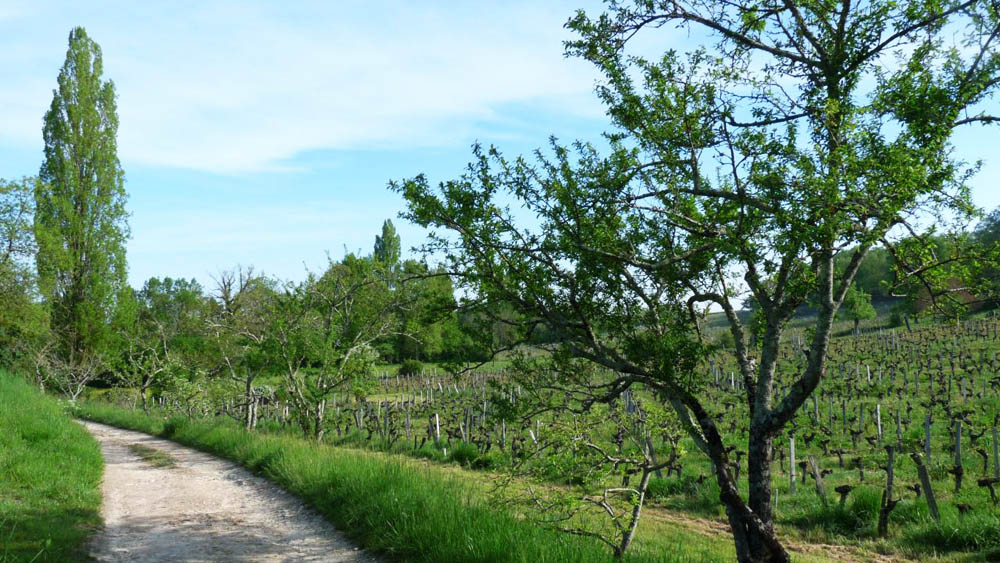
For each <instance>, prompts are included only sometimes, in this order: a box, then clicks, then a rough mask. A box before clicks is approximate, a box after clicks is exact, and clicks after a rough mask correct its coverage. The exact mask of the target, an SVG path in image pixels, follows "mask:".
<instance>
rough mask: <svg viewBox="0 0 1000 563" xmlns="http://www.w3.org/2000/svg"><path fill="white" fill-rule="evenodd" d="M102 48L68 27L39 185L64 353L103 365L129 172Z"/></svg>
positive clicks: (88, 368)
mask: <svg viewBox="0 0 1000 563" xmlns="http://www.w3.org/2000/svg"><path fill="white" fill-rule="evenodd" d="M102 72H103V64H102V59H101V49H100V47H98V45H97V43H95V42H94V41H93V40H92V39H90V37H88V36H87V33H86V31H84V29H83V28H80V27H78V28H75V29H73V31H71V32H70V35H69V50H68V51H67V53H66V62H65V63H64V64H63V67H62V69H61V70H60V72H59V78H58V88H56V89H55V90H54V91H53V96H52V104H51V105H50V106H49V110H48V111H47V112H46V113H45V119H44V128H43V130H42V136H43V137H44V140H45V161H44V162H43V164H42V167H41V171H40V172H39V179H40V182H39V183H38V184H37V187H36V189H35V205H36V210H35V216H34V225H35V237H36V239H37V241H38V255H37V260H36V262H37V267H38V281H39V286H40V289H41V293H42V295H43V296H44V298H45V301H46V303H47V304H48V307H49V308H50V311H51V319H52V320H51V322H52V330H53V333H54V334H55V336H56V337H57V338H58V339H59V344H60V346H59V350H58V352H59V356H60V360H61V361H62V362H64V363H65V365H66V367H67V369H69V370H71V371H72V370H80V371H81V373H84V372H93V371H99V370H100V367H99V366H100V364H101V363H102V362H103V361H104V360H103V356H104V354H105V350H104V347H105V346H106V345H107V341H108V338H109V336H110V334H111V329H110V324H109V316H110V311H112V310H113V308H114V307H115V299H116V296H117V295H118V293H119V292H120V291H122V290H123V289H124V288H125V275H126V266H125V241H126V239H127V238H128V235H129V229H128V225H127V223H126V218H127V214H126V212H125V200H126V194H125V188H124V174H123V172H122V168H121V165H120V164H119V162H118V155H117V147H116V144H117V141H116V135H117V132H118V116H117V115H116V109H115V88H114V84H113V83H112V82H110V81H105V80H102V78H101V74H102Z"/></svg>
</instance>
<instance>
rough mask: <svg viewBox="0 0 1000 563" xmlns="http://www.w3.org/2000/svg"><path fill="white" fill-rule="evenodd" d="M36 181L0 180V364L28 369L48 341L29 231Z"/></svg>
mask: <svg viewBox="0 0 1000 563" xmlns="http://www.w3.org/2000/svg"><path fill="white" fill-rule="evenodd" d="M36 182H37V180H35V179H33V178H22V179H21V180H19V181H6V180H3V179H0V305H2V306H0V365H3V366H9V367H14V368H15V369H25V370H29V369H31V368H32V367H34V366H33V364H32V356H33V352H35V351H37V350H38V349H39V348H40V347H41V346H42V343H43V342H44V340H45V338H46V337H47V331H48V316H47V314H46V311H45V309H44V308H43V307H41V306H40V305H39V304H38V294H37V290H36V284H35V276H34V271H33V270H34V267H33V264H32V261H33V259H34V255H35V251H36V247H35V238H34V233H33V227H32V223H33V218H32V217H33V215H34V209H35V202H34V198H33V193H34V189H35V183H36Z"/></svg>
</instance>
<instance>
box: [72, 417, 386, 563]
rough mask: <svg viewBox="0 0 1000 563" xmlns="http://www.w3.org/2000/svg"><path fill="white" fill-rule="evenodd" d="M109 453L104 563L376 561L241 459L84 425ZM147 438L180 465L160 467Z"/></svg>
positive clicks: (96, 553) (101, 540)
mask: <svg viewBox="0 0 1000 563" xmlns="http://www.w3.org/2000/svg"><path fill="white" fill-rule="evenodd" d="M83 424H84V426H86V428H87V430H88V431H90V433H91V434H93V435H94V437H95V438H97V440H98V442H100V444H101V450H102V452H103V453H104V463H105V471H104V483H103V485H102V490H103V493H104V505H103V506H102V508H101V516H102V517H103V518H104V530H103V531H102V532H100V533H99V534H98V535H97V536H96V537H95V538H94V540H93V542H92V544H91V556H92V557H93V558H94V559H96V560H97V561H152V562H155V561H164V562H165V561H192V562H193V561H343V562H352V563H353V562H359V563H361V562H363V563H374V562H375V561H377V560H376V559H375V558H373V557H371V556H370V555H368V554H365V553H363V552H361V551H359V550H358V548H356V547H354V546H353V545H352V544H351V543H349V541H348V540H346V539H345V538H344V537H343V536H342V535H341V534H340V533H338V532H337V531H336V530H335V529H334V528H333V527H332V526H331V525H330V524H329V523H327V522H326V521H325V520H323V518H322V517H321V516H320V515H318V514H316V513H315V512H313V511H312V510H311V509H309V508H308V507H306V506H305V505H304V504H303V503H302V502H301V501H299V500H298V499H296V498H295V497H293V496H292V495H290V494H288V493H286V492H284V491H282V490H281V489H279V488H278V487H276V486H275V485H273V484H271V483H270V482H268V481H267V480H265V479H263V478H261V477H256V476H254V475H252V474H251V473H249V472H248V471H246V470H245V469H243V468H241V467H239V466H237V465H236V464H234V463H231V462H228V461H225V460H222V459H219V458H217V457H214V456H211V455H208V454H205V453H201V452H198V451H196V450H192V449H190V448H186V447H184V446H180V445H178V444H176V443H174V442H171V441H169V440H162V439H159V438H154V437H152V436H149V435H147V434H142V433H139V432H131V431H128V430H122V429H119V428H115V427H112V426H105V425H103V424H96V423H93V422H84V423H83ZM131 444H142V445H144V446H148V447H152V448H155V449H157V450H160V451H163V452H166V453H167V454H169V455H170V456H172V457H173V458H174V459H175V460H176V463H175V465H174V466H172V467H155V466H153V465H152V464H151V463H149V462H146V461H144V460H143V459H142V458H140V457H139V456H138V455H136V454H134V453H132V451H130V449H129V445H131Z"/></svg>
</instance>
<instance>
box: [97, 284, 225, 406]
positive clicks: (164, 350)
mask: <svg viewBox="0 0 1000 563" xmlns="http://www.w3.org/2000/svg"><path fill="white" fill-rule="evenodd" d="M126 295H127V297H126V296H124V295H123V296H122V297H121V298H120V299H119V302H118V304H117V308H116V309H117V311H118V314H117V315H116V316H117V320H118V321H119V322H117V323H116V324H118V325H119V326H121V329H120V331H121V336H122V339H123V340H124V342H123V344H122V348H123V350H124V354H123V355H124V361H125V366H124V368H125V369H124V372H123V373H124V375H125V379H126V380H127V381H128V383H129V385H130V386H131V387H137V388H138V389H139V398H140V403H141V405H142V408H143V410H147V408H148V406H147V395H148V391H149V390H150V389H151V388H153V387H154V386H157V385H160V384H161V383H163V381H164V380H165V379H166V378H168V377H169V376H171V375H180V374H181V373H183V372H184V371H186V370H193V369H196V367H197V366H198V364H199V363H202V361H203V359H204V357H205V356H206V353H205V352H206V349H205V348H206V345H207V341H208V339H207V338H206V334H205V328H206V321H207V319H208V316H209V306H208V305H209V303H208V301H207V300H206V298H205V297H204V295H202V289H201V286H200V285H198V283H197V282H196V281H195V280H193V279H192V280H190V281H189V280H185V279H183V278H181V279H177V280H174V279H171V278H162V279H161V278H150V279H149V280H147V281H146V283H145V285H144V286H143V288H142V290H141V291H139V292H137V293H136V294H135V295H128V294H126ZM122 325H123V326H122Z"/></svg>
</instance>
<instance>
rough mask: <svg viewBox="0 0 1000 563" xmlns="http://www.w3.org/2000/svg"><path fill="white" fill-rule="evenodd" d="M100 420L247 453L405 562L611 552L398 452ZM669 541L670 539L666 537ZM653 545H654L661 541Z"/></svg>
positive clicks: (86, 410) (207, 425)
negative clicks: (510, 509) (504, 506)
mask: <svg viewBox="0 0 1000 563" xmlns="http://www.w3.org/2000/svg"><path fill="white" fill-rule="evenodd" d="M79 415H80V416H82V417H84V418H88V419H90V420H94V421H98V422H103V423H107V424H112V425H115V426H120V427H124V428H130V429H133V430H139V431H142V432H146V433H150V434H156V435H159V436H163V437H166V438H170V439H172V440H175V441H177V442H180V443H182V444H186V445H188V446H192V447H195V448H198V449H200V450H203V451H207V452H209V453H212V454H215V455H218V456H220V457H224V458H228V459H231V460H234V461H237V462H239V463H241V464H243V465H244V466H246V467H248V468H249V469H251V470H253V471H255V472H257V473H259V474H261V475H263V476H265V477H267V478H268V479H271V480H272V481H274V482H276V483H277V484H279V485H280V486H282V487H283V488H285V489H286V490H288V491H290V492H292V493H294V494H296V495H298V496H299V497H301V498H303V499H305V500H306V501H307V502H308V503H309V504H311V505H312V506H313V507H314V508H316V509H317V510H318V511H319V512H321V513H322V514H324V515H325V516H326V518H327V519H328V520H330V521H331V522H332V523H333V524H334V525H336V526H337V527H338V528H340V529H341V530H343V531H344V532H345V533H346V534H347V535H348V536H350V537H352V538H353V539H354V540H355V541H357V542H358V543H360V544H361V545H362V546H363V547H365V548H366V549H368V550H371V551H373V552H376V553H381V554H383V555H386V556H388V557H389V558H391V559H392V560H399V561H482V562H506V561H511V562H526V563H527V562H536V561H537V562H550V561H551V562H555V561H559V562H562V561H566V562H590V561H602V562H603V561H609V560H610V559H611V557H610V552H609V551H608V550H606V549H605V548H604V547H602V546H601V545H599V544H597V543H596V542H594V541H591V540H589V539H587V538H581V537H574V536H568V535H565V534H560V533H558V532H554V531H551V530H547V529H541V528H538V527H536V526H534V525H532V524H531V523H529V522H527V521H524V520H520V519H518V518H515V517H514V516H512V515H510V514H507V513H504V512H502V511H498V510H496V509H494V508H491V507H489V506H487V505H486V503H485V501H484V498H483V497H484V495H483V494H482V490H481V488H479V487H477V486H476V485H475V484H474V483H470V482H467V481H466V480H464V479H462V478H460V477H458V476H456V475H454V474H449V473H448V472H446V471H442V470H441V468H436V467H433V466H430V465H426V464H424V465H421V464H419V463H418V462H414V461H413V460H406V459H403V458H399V457H394V456H386V455H380V454H370V453H366V452H360V451H357V450H348V449H342V448H334V447H329V446H322V445H316V444H313V443H310V442H306V441H304V440H301V439H298V438H293V437H287V436H276V435H268V434H262V433H248V432H245V431H243V430H242V429H241V428H239V427H238V426H237V425H235V424H232V423H230V422H228V421H226V420H223V419H214V420H209V421H197V420H194V421H192V420H187V419H184V418H172V419H169V420H163V419H161V418H157V417H154V416H148V415H145V414H143V413H142V412H138V411H127V410H122V409H118V408H114V407H108V406H104V405H97V404H88V403H84V404H81V405H80V406H79ZM664 542H666V543H664ZM651 547H652V546H651ZM730 558H731V555H729V554H728V553H727V551H726V549H725V548H724V547H723V548H720V547H719V546H718V545H717V543H710V542H705V541H701V542H699V541H697V540H695V541H692V537H691V534H688V535H675V536H667V538H665V539H663V540H662V541H660V542H658V544H657V545H656V546H655V549H637V550H636V551H635V552H633V553H631V554H630V555H628V556H627V557H626V561H634V562H652V561H659V562H673V561H727V560H729V559H730Z"/></svg>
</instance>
